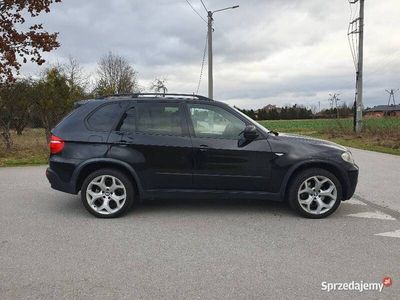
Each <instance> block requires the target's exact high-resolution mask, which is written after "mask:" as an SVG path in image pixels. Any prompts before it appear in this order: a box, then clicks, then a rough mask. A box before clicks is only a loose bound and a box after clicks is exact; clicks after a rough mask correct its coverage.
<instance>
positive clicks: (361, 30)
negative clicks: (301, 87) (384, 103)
mask: <svg viewBox="0 0 400 300" xmlns="http://www.w3.org/2000/svg"><path fill="white" fill-rule="evenodd" d="M364 3H365V0H360V20H359V22H360V25H359V33H358V34H359V42H358V70H357V99H356V133H357V134H361V130H362V125H363V124H362V107H363V103H362V102H363V60H364Z"/></svg>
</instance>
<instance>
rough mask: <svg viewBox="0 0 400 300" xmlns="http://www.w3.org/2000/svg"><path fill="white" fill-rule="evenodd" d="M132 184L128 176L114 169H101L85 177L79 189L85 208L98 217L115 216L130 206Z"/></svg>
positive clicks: (121, 213)
mask: <svg viewBox="0 0 400 300" xmlns="http://www.w3.org/2000/svg"><path fill="white" fill-rule="evenodd" d="M133 198H134V189H133V185H132V183H131V182H130V180H129V178H128V177H127V176H126V175H125V174H124V173H122V172H120V171H118V170H115V169H101V170H98V171H95V172H93V173H92V174H90V175H89V176H88V177H86V179H85V181H84V182H83V185H82V189H81V199H82V202H83V205H84V206H85V208H86V209H87V210H88V211H89V212H90V213H91V214H92V215H94V216H96V217H99V218H115V217H119V216H121V215H123V214H124V213H126V212H127V211H128V209H129V208H130V207H131V206H132V203H133Z"/></svg>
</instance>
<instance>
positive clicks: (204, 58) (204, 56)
mask: <svg viewBox="0 0 400 300" xmlns="http://www.w3.org/2000/svg"><path fill="white" fill-rule="evenodd" d="M207 43H208V31H207V34H206V43H205V45H204V51H203V61H202V62H201V69H200V76H199V82H198V84H197V89H196V93H195V94H196V95H197V94H198V93H199V89H200V84H201V79H202V77H203V70H204V64H205V61H206V55H207Z"/></svg>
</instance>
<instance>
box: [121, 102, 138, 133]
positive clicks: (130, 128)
mask: <svg viewBox="0 0 400 300" xmlns="http://www.w3.org/2000/svg"><path fill="white" fill-rule="evenodd" d="M119 130H120V131H127V132H135V131H136V111H135V108H130V109H128V110H127V111H126V112H125V114H124V116H123V117H122V122H121V126H120V128H119Z"/></svg>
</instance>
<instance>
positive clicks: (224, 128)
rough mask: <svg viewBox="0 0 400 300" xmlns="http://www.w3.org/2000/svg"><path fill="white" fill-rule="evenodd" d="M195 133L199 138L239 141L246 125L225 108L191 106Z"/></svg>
mask: <svg viewBox="0 0 400 300" xmlns="http://www.w3.org/2000/svg"><path fill="white" fill-rule="evenodd" d="M188 106H189V110H190V116H191V119H192V123H193V128H194V133H195V135H196V136H197V137H206V138H225V139H238V138H239V136H240V134H241V133H242V132H243V130H244V128H245V127H246V124H245V123H244V122H243V121H242V120H240V119H239V118H238V117H236V116H235V115H233V114H231V113H230V112H228V111H226V110H225V109H223V108H220V107H218V106H212V105H202V104H189V105H188Z"/></svg>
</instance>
